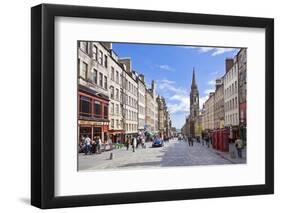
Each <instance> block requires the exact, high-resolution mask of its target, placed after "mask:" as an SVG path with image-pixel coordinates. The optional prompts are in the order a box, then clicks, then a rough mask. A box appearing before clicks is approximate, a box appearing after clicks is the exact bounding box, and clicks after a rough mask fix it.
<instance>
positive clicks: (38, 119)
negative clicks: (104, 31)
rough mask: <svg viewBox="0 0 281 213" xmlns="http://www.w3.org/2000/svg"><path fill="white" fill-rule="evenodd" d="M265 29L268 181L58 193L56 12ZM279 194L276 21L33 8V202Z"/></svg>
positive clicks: (64, 204) (45, 204) (56, 204)
mask: <svg viewBox="0 0 281 213" xmlns="http://www.w3.org/2000/svg"><path fill="white" fill-rule="evenodd" d="M59 16H63V17H80V18H100V19H112V20H131V21H145V22H162V23H182V24H199V25H216V26H237V27H250V28H263V29H265V32H266V33H265V34H266V41H265V43H266V48H265V61H266V64H265V71H266V74H265V76H266V77H265V90H266V91H265V95H266V96H265V103H266V106H265V115H266V118H265V121H266V124H265V133H266V134H265V161H266V162H265V184H261V185H246V186H225V187H215V188H197V189H177V190H163V191H145V192H130V193H112V194H95V195H79V196H76V195H73V196H61V197H56V196H55V195H54V189H55V181H54V178H55V171H54V166H55V165H54V163H55V161H54V157H55V156H54V149H55V146H54V141H55V140H54V139H55V137H54V133H55V125H54V124H55V123H54V122H55V99H54V96H55V85H54V76H55V75H54V72H55V69H54V60H55V58H54V56H55V54H54V51H55V46H54V45H55V44H54V39H55V38H54V23H55V17H59ZM272 193H274V20H273V19H270V18H254V17H240V16H223V15H208V14H194V13H179V12H166V11H148V10H131V9H113V8H102V7H86V6H67V5H53V4H41V5H38V6H35V7H32V8H31V204H32V205H34V206H36V207H39V208H42V209H47V208H61V207H77V206H91V205H106V204H122V203H140V202H155V201H169V200H183V199H198V198H218V197H229V196H246V195H261V194H272Z"/></svg>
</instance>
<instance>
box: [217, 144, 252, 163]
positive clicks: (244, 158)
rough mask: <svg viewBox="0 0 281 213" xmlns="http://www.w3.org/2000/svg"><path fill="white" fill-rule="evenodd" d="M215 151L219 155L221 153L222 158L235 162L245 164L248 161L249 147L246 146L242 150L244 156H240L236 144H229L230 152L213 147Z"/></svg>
mask: <svg viewBox="0 0 281 213" xmlns="http://www.w3.org/2000/svg"><path fill="white" fill-rule="evenodd" d="M212 150H213V152H214V153H216V154H217V155H220V156H221V157H222V158H225V159H226V160H228V161H230V162H231V163H233V164H245V163H247V147H245V148H244V149H243V150H242V158H239V157H238V154H237V151H236V148H235V146H234V144H230V145H229V152H222V151H219V150H216V149H213V148H212Z"/></svg>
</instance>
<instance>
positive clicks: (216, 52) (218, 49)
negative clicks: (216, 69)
mask: <svg viewBox="0 0 281 213" xmlns="http://www.w3.org/2000/svg"><path fill="white" fill-rule="evenodd" d="M232 51H235V49H234V48H215V51H214V52H213V53H212V56H216V55H221V54H223V53H227V52H232Z"/></svg>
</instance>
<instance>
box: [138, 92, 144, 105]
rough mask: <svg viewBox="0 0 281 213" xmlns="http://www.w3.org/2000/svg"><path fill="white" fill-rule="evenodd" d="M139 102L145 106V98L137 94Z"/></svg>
mask: <svg viewBox="0 0 281 213" xmlns="http://www.w3.org/2000/svg"><path fill="white" fill-rule="evenodd" d="M139 102H140V103H142V104H145V96H144V95H143V94H141V93H139Z"/></svg>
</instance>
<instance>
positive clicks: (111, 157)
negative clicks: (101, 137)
mask: <svg viewBox="0 0 281 213" xmlns="http://www.w3.org/2000/svg"><path fill="white" fill-rule="evenodd" d="M112 159H113V153H112V152H110V155H109V160H112Z"/></svg>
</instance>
